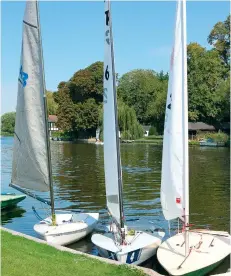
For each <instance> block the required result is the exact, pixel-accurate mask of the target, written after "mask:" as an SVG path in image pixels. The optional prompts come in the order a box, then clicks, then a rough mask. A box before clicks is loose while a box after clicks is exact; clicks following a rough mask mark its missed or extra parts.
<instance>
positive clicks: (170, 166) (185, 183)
mask: <svg viewBox="0 0 231 276" xmlns="http://www.w3.org/2000/svg"><path fill="white" fill-rule="evenodd" d="M188 170H189V168H188V93H187V52H186V0H183V1H182V0H178V3H177V13H176V25H175V42H174V48H173V51H172V57H171V68H170V76H169V87H168V95H167V104H166V114H165V129H164V143H163V157H162V180H161V204H162V209H163V213H164V216H165V219H166V220H172V219H176V218H178V219H179V220H180V221H182V223H183V229H182V231H178V234H177V235H175V236H172V237H170V238H169V239H167V240H166V241H165V242H163V243H162V244H161V245H160V247H159V248H158V251H157V258H158V260H159V262H160V264H161V265H162V266H163V267H164V268H165V270H167V272H168V273H169V274H170V275H196V276H201V275H206V274H207V273H209V272H210V271H211V270H212V269H214V268H215V267H216V266H217V265H218V264H219V263H220V262H222V260H224V258H225V257H227V256H228V255H229V254H230V253H231V250H230V249H231V247H230V235H229V233H227V232H222V231H210V230H201V229H193V230H192V229H190V228H189V226H190V225H189V174H188Z"/></svg>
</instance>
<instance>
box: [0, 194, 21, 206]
mask: <svg viewBox="0 0 231 276" xmlns="http://www.w3.org/2000/svg"><path fill="white" fill-rule="evenodd" d="M25 198H26V195H16V194H14V193H1V198H0V202H1V209H7V208H12V207H15V206H16V205H17V204H18V203H19V202H21V201H22V200H24V199H25Z"/></svg>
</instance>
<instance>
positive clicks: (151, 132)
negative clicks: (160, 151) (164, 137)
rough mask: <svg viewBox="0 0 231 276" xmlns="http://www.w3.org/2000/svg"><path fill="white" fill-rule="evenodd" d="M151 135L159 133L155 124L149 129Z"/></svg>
mask: <svg viewBox="0 0 231 276" xmlns="http://www.w3.org/2000/svg"><path fill="white" fill-rule="evenodd" d="M151 135H158V132H157V130H156V127H154V126H151V127H150V129H149V133H148V136H151Z"/></svg>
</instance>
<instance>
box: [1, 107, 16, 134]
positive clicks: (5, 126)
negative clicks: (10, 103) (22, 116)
mask: <svg viewBox="0 0 231 276" xmlns="http://www.w3.org/2000/svg"><path fill="white" fill-rule="evenodd" d="M15 116H16V113H15V112H8V113H5V114H3V115H2V116H1V132H7V133H9V134H13V133H14V126H15Z"/></svg>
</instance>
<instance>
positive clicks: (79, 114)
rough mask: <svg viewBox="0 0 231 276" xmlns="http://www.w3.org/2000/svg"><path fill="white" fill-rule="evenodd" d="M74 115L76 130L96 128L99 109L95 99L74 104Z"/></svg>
mask: <svg viewBox="0 0 231 276" xmlns="http://www.w3.org/2000/svg"><path fill="white" fill-rule="evenodd" d="M75 113H76V117H75V123H76V128H77V129H78V130H88V129H96V128H97V126H98V118H99V108H98V106H97V104H96V102H95V99H93V98H89V99H87V100H86V101H84V102H83V103H78V104H75Z"/></svg>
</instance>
